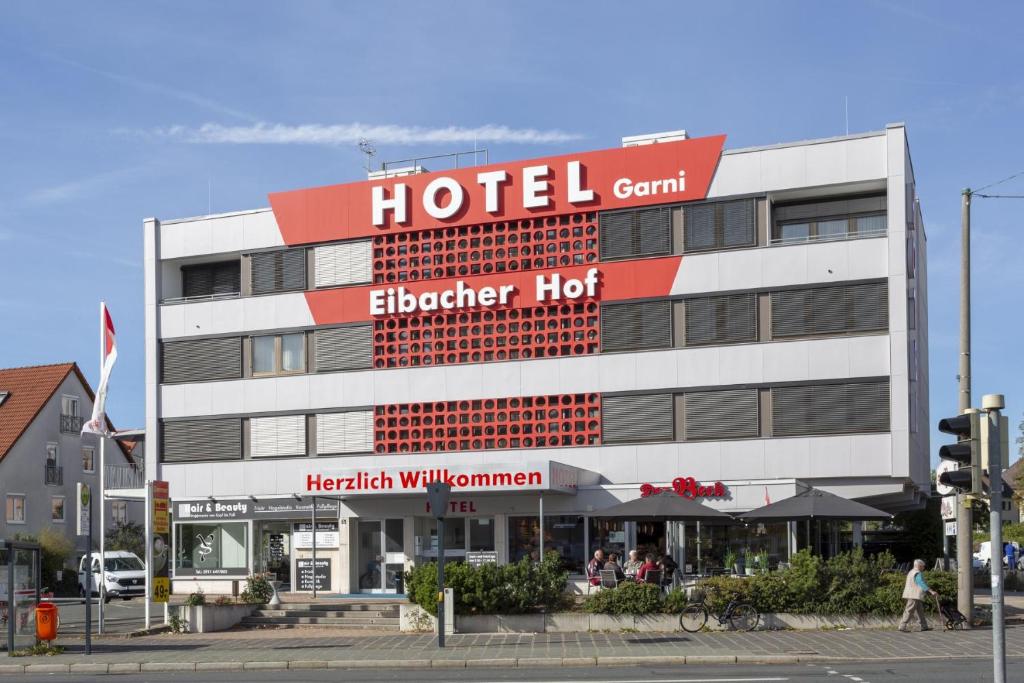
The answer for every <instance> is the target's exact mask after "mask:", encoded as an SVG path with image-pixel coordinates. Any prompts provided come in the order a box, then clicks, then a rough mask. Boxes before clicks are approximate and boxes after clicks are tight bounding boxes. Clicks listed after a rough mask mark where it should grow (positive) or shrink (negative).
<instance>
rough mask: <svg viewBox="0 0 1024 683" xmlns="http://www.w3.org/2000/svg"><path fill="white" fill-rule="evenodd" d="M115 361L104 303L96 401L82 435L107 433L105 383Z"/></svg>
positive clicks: (113, 342) (111, 322) (101, 313)
mask: <svg viewBox="0 0 1024 683" xmlns="http://www.w3.org/2000/svg"><path fill="white" fill-rule="evenodd" d="M116 360H117V341H116V339H115V337H114V321H113V320H111V318H110V311H108V310H107V304H106V302H101V303H100V385H99V388H97V389H96V399H95V400H94V401H93V402H92V417H91V418H89V421H88V422H86V423H85V424H84V425H82V433H83V434H85V433H86V432H91V433H93V434H106V433H107V414H106V403H107V382H108V380H109V379H110V371H111V370H112V369H113V367H114V361H116Z"/></svg>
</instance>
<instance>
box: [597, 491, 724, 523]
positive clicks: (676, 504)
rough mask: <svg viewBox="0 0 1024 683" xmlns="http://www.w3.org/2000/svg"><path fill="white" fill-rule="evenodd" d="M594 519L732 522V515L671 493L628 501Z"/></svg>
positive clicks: (599, 513) (601, 511)
mask: <svg viewBox="0 0 1024 683" xmlns="http://www.w3.org/2000/svg"><path fill="white" fill-rule="evenodd" d="M591 515H592V516H594V517H616V518H619V519H628V520H635V521H648V520H654V521H657V520H693V521H698V520H699V521H706V522H715V521H721V522H732V521H734V520H733V518H732V516H731V515H728V514H726V513H724V512H719V511H718V510H715V509H713V508H710V507H708V506H707V505H702V504H701V503H698V502H696V501H694V500H690V499H689V498H684V497H682V496H680V495H677V494H676V493H673V492H671V491H669V492H665V493H659V494H656V495H653V496H646V497H643V498H637V499H635V500H628V501H626V502H625V503H619V504H618V505H613V506H612V507H610V508H607V509H605V510H595V511H594V512H592V513H591Z"/></svg>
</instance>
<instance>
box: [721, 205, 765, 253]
mask: <svg viewBox="0 0 1024 683" xmlns="http://www.w3.org/2000/svg"><path fill="white" fill-rule="evenodd" d="M756 235H757V218H756V206H755V204H754V200H753V199H740V200H737V201H733V202H723V203H722V246H723V247H749V246H753V245H754V243H755V242H756V240H757V237H756Z"/></svg>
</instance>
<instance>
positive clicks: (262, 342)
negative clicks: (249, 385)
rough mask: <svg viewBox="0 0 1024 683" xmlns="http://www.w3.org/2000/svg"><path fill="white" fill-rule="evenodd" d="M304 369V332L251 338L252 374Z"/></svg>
mask: <svg viewBox="0 0 1024 683" xmlns="http://www.w3.org/2000/svg"><path fill="white" fill-rule="evenodd" d="M305 371H306V334H305V333H304V332H297V333H294V334H271V335H267V336H264V337H253V338H252V374H253V375H282V374H291V373H299V372H305Z"/></svg>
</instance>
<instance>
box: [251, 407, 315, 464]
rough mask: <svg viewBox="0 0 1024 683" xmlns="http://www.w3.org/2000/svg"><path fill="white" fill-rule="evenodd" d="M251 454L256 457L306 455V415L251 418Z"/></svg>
mask: <svg viewBox="0 0 1024 683" xmlns="http://www.w3.org/2000/svg"><path fill="white" fill-rule="evenodd" d="M249 454H250V455H251V456H252V457H254V458H268V457H275V456H288V455H291V456H296V455H306V416H305V415H279V416H277V417H254V418H252V419H251V420H249Z"/></svg>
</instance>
